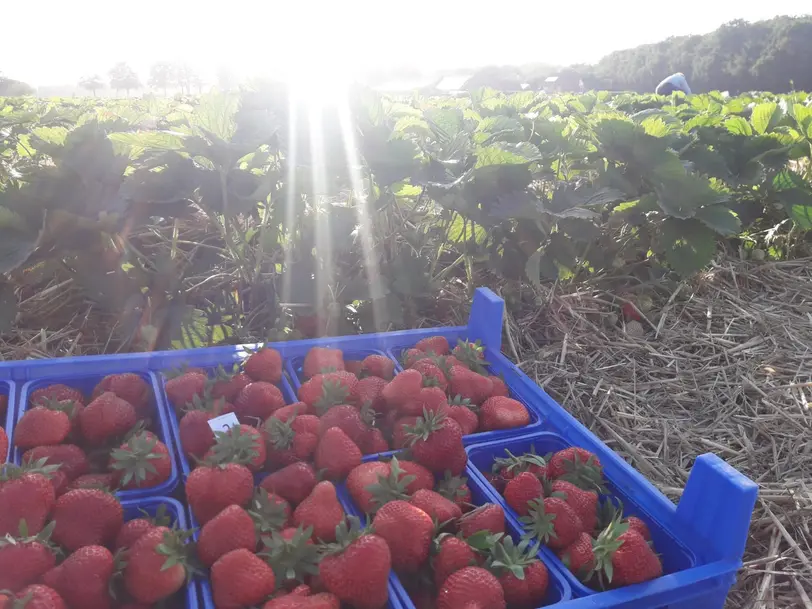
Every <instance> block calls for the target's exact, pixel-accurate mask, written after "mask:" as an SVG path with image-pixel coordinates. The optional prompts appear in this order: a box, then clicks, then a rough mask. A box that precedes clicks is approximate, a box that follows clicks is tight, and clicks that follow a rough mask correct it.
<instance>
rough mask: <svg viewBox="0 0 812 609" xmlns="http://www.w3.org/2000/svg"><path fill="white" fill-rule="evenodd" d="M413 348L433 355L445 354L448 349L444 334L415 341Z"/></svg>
mask: <svg viewBox="0 0 812 609" xmlns="http://www.w3.org/2000/svg"><path fill="white" fill-rule="evenodd" d="M414 348H415V349H418V350H420V351H423V352H424V353H433V354H434V355H447V354H448V351H449V345H448V339H447V338H446V337H445V336H429V337H427V338H423V339H421V340H419V341H417V344H416V345H415V346H414Z"/></svg>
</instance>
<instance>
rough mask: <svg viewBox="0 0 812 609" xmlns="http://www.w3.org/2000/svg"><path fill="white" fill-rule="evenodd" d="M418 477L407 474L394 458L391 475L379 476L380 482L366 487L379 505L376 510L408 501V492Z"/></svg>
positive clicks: (391, 463) (390, 467)
mask: <svg viewBox="0 0 812 609" xmlns="http://www.w3.org/2000/svg"><path fill="white" fill-rule="evenodd" d="M415 478H416V476H413V475H412V474H406V472H404V471H403V470H402V469H401V468H400V463H398V460H397V457H392V461H390V463H389V475H388V476H378V481H377V482H376V483H374V484H370V485H369V486H367V487H366V490H368V491H369V492H370V494H371V495H372V499H373V501H374V502H375V503H376V504H377V505H376V509H377V508H378V507H381V506H382V505H384V504H386V503H389V502H390V501H395V500H397V499H401V500H408V498H409V494H408V493H407V492H406V487H408V486H409V485H410V484H411V483H412V482H414V480H415Z"/></svg>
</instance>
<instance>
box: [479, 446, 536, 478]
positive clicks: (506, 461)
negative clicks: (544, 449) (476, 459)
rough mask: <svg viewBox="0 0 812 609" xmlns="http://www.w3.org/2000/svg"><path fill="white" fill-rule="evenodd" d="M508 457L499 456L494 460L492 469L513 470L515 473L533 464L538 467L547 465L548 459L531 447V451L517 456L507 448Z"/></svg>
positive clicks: (499, 470) (495, 470) (497, 470)
mask: <svg viewBox="0 0 812 609" xmlns="http://www.w3.org/2000/svg"><path fill="white" fill-rule="evenodd" d="M505 453H506V454H507V457H497V458H496V459H494V461H493V466H492V467H491V471H493V472H494V473H496V472H501V471H508V472H513V473H514V474H518V473H521V472H523V471H526V470H527V469H528V468H529V467H530V466H531V465H536V466H538V467H547V461H546V460H545V459H544V457H542V456H541V455H537V454H536V453H535V451H534V450H533V449H532V448H531V452H529V453H525V454H523V455H519V456H516V455H514V454H513V453H512V452H510V450H508V449H507V448H506V449H505Z"/></svg>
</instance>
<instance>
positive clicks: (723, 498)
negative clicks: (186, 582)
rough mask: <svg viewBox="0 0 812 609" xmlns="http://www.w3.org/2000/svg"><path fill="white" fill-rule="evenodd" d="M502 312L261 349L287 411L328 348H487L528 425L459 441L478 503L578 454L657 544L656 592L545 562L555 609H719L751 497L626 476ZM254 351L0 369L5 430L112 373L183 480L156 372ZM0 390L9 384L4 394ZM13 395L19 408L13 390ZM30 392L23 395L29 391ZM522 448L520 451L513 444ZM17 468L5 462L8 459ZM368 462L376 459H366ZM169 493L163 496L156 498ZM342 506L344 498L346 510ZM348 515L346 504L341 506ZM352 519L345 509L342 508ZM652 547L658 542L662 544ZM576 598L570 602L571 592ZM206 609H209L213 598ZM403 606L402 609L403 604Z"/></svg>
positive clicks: (700, 481)
mask: <svg viewBox="0 0 812 609" xmlns="http://www.w3.org/2000/svg"><path fill="white" fill-rule="evenodd" d="M503 316H504V303H503V301H502V300H501V299H500V298H498V297H497V296H496V295H495V294H494V293H493V292H491V291H490V290H488V289H487V288H479V289H478V290H476V293H475V294H474V299H473V302H472V304H471V311H470V316H469V319H468V324H467V325H465V326H452V327H442V328H423V329H419V330H404V331H398V332H387V333H377V334H364V335H355V336H343V337H327V338H318V339H312V340H302V341H291V342H283V343H269V344H268V345H267V346H269V347H272V348H274V349H276V350H278V351H279V352H280V354H281V355H282V358H283V360H284V369H285V371H286V376H287V379H286V380H283V382H282V384H281V387H282V389H283V394H284V395H285V398H286V400H290V401H294V400H295V394H294V393H295V391H296V390H297V389H298V387H299V386H300V385H301V382H302V379H301V376H300V374H301V365H302V361H303V359H304V356H305V355H306V354H307V352H308V351H309V350H310V349H311V348H313V347H335V348H339V349H341V350H342V352H343V353H344V354H345V357H346V358H347V359H358V358H362V357H364V356H365V355H368V354H370V353H384V354H387V355H388V356H389V357H391V358H392V359H394V360H395V361H396V362H398V360H399V358H400V356H401V354H402V352H403V350H404V349H408V348H409V347H411V346H413V345H414V344H415V343H417V342H418V341H419V340H421V339H423V338H427V337H429V336H436V335H441V336H445V337H446V338H447V339H449V341H450V342H452V343H453V342H455V341H456V340H457V339H460V340H469V341H475V340H480V341H481V342H482V344H483V345H484V346H485V359H486V360H487V362H488V363H489V369H490V372H491V373H492V374H496V375H500V376H501V377H502V378H503V379H504V381H505V384H506V385H507V387H508V389H509V392H510V395H511V397H513V398H514V399H517V400H519V401H521V402H522V403H524V404H525V405H526V406H527V408H528V410H529V412H530V414H531V422H530V425H527V426H525V427H521V428H517V429H509V430H500V431H491V432H483V433H477V434H471V435H469V436H466V437H465V438H464V443H465V445H466V447H467V449H468V451H469V455H470V458H471V463H470V464H469V470H470V471H469V475H470V478H471V482H472V489H471V490H472V492H474V488H477V489H478V490H477V491H476V492H477V493H482V494H481V495H478V497H480V499H482V498H484V497H486V496H487V497H489V498H490V500H495V501H500V497H499V496H498V494H496V492H495V490H494V489H493V488H492V487H490V486H489V485H488V483H487V482H486V481H485V480H484V478H483V477H482V475H481V471H480V470H479V468H484V469H485V470H487V469H489V468H490V464H489V463H488V460H489V459H492V458H493V457H494V456H495V455H497V454H499V453H501V452H503V451H504V448H505V447H507V446H519V445H521V443H522V442H525V443H532V442H533V440H534V439H535V441H537V442H538V443H539V445H538V446H537V447H536V448H537V450H538V451H539V452H541V451H542V450H544V449H543V448H542V443H544V442H548V441H549V442H550V444H549V446H564V445H566V446H580V447H583V448H586V449H588V450H590V451H592V452H593V453H595V455H596V456H597V457H598V458H599V459H600V461H601V463H602V465H603V469H604V472H605V474H606V478H607V479H608V480H609V482H610V487H611V489H612V490H613V492H615V493H616V494H617V495H618V497H620V498H621V500H622V501H623V504H624V506H625V507H626V509H627V511H628V512H629V513H637V514H638V515H640V517H641V518H643V519H644V520H646V521H647V522H648V523H649V526H650V527H651V528H652V534H653V535H656V536H655V545H656V546H657V547H658V550H659V551H660V552H661V553H662V560H663V563H664V565H665V571H666V574H665V575H664V576H663V577H660V578H658V579H656V580H654V581H652V582H648V583H645V584H639V585H636V586H628V587H624V588H618V589H615V590H610V591H606V592H597V591H594V590H590V589H589V588H587V587H585V586H583V585H582V584H580V583H579V582H577V581H574V578H572V577H571V576H570V575H568V574H567V573H566V572H564V571H562V566H561V565H560V563H557V559H555V560H554V558H553V557H551V556H550V555H549V554H550V553H549V552H547V551H546V550H545V551H544V552H542V558H543V560H545V562H547V563H548V565H549V567H550V571H551V573H553V572H555V573H557V574H558V575H557V576H556V579H557V580H558V578H559V576H560V580H561V582H563V584H564V585H565V587H562V588H561V590H563V591H564V592H562V593H561V597H560V600H558V602H557V603H556V606H557V607H562V608H565V609H585V608H589V609H599V608H606V609H608V608H617V609H621V608H622V609H650V608H656V609H659V608H663V607H667V608H668V609H722V607H723V605H724V602H725V598H726V596H727V593H728V590H729V588H730V586H731V585H732V584H733V582H734V581H735V579H736V572H737V570H738V569H739V568H740V567H741V562H742V555H743V551H744V545H745V542H746V539H747V533H748V528H749V521H750V517H751V515H752V510H753V506H754V504H755V500H756V494H757V487H756V485H755V484H754V483H753V482H752V481H751V480H748V479H747V478H745V477H744V476H742V475H741V474H740V473H738V472H737V471H736V470H734V469H733V468H731V467H730V466H728V465H727V464H726V463H724V462H723V461H722V460H721V459H719V458H718V457H716V456H715V455H711V454H706V455H701V456H699V457H697V459H696V461H695V462H694V466H693V469H692V471H691V475H690V478H689V480H688V483H687V485H686V488H685V491H684V492H683V494H682V498H681V500H680V502H679V504H678V505H676V506H675V505H674V504H673V503H672V502H671V501H669V500H668V499H667V498H666V497H665V496H664V495H663V494H662V493H660V492H659V491H658V490H657V489H656V488H655V487H654V486H653V485H652V484H651V483H650V482H649V481H648V480H646V479H645V478H644V477H643V476H642V475H641V474H640V473H639V472H637V471H636V470H635V469H634V468H632V467H631V466H630V465H629V464H627V463H626V462H625V461H624V460H623V459H622V458H621V457H620V456H619V455H618V454H617V453H615V452H614V451H612V450H611V449H610V448H609V447H608V446H606V445H605V444H604V443H602V442H601V441H600V440H599V439H598V438H597V437H596V436H595V435H594V434H593V433H592V432H590V431H589V430H588V429H587V428H586V427H585V426H584V425H582V424H581V423H579V422H578V421H577V420H576V419H575V418H574V417H573V416H572V415H571V414H569V412H567V411H566V410H565V409H564V408H562V407H561V406H560V405H559V404H557V403H556V402H555V400H553V399H552V398H551V397H550V396H549V395H547V394H546V393H545V392H544V391H543V390H542V389H541V388H540V387H539V386H538V385H537V384H536V383H534V382H533V381H532V380H531V379H530V378H528V377H527V375H525V374H524V373H523V372H522V371H521V370H520V369H519V368H518V367H517V366H516V365H515V364H513V363H512V362H510V361H509V360H508V359H507V358H506V357H505V356H504V355H502V353H501V340H502V325H503V323H502V322H503ZM257 346H258V345H241V346H224V347H214V348H208V349H191V350H179V351H161V352H155V353H131V354H123V355H113V356H92V357H69V358H63V359H58V360H36V361H32V360H26V361H11V362H2V363H0V394H2V393H3V392H4V391H5V392H7V393H8V395H9V413H8V416H7V418H6V426H7V428H8V429H7V431H8V432H9V435H11V434H12V433H13V422H14V421H15V420H17V418H18V416H19V415H20V414H21V412H22V411H23V410H24V408H25V406H26V403H27V398H26V396H27V393H28V392H30V391H31V388H32V387H34V386H39V385H35V383H39V382H42V383H45V382H64V383H66V384H77V383H78V385H76V386H80V387H82V388H83V389H84V390H86V391H87V390H88V389H90V388H92V385H91V382H92V381H90V380H87V379H90V378H92V379H95V380H96V381H98V380H99V379H100V378H101V377H102V376H104V375H107V374H113V373H120V372H136V373H140V374H142V375H145V377H149V378H150V379H151V384H152V387H153V390H154V392H155V397H156V408H157V413H158V416H157V419H156V424H157V425H159V426H160V431H161V433H162V434H163V436H162V438H164V441H165V442H166V441H167V440H169V442H168V443H167V446H169V445H170V444H171V446H172V447H173V451H174V453H175V455H176V457H177V459H176V463H177V464H178V469H180V470H183V471H187V470H188V462H187V463H185V459H182V458H181V457H182V454H181V451H180V449H179V446H178V442H177V434H178V429H177V420H176V418H175V415H174V412H173V411H172V409H171V406H170V405H169V404H168V403H167V401H166V397H165V394H164V390H163V376H162V374H161V373H162V372H164V371H167V370H171V369H177V368H179V367H181V366H183V365H186V366H195V367H201V368H206V369H212V368H216V367H217V366H218V365H223V366H224V367H229V366H231V365H233V364H234V363H240V362H242V360H243V359H244V358H245V357H246V356H247V355H248V353H249V350H250V349H252V348H256V347H257ZM3 381H5V382H3ZM14 383H17V384H18V385H23V384H25V385H24V386H23V387H21V388H20V391H21V395H20V396H19V398H17V396H16V395H15V385H14ZM26 389H27V391H26ZM517 443H518V444H517ZM12 456H13V455H12ZM368 458H375V456H370V457H368ZM179 478H180V476H176V479H179ZM150 492H152V493H156V494H157V493H158V492H159V491H158V489H151V490H147V489H145V490H144V491H127V492H126V493H134V494H137V495H128V494H124V493H123V494H122V498H126V497H132V496H138V497H142V496H143V495H144V494H149V493H150ZM161 492H165V491H161ZM343 501H347V497H346V496H345V497H344V498H343ZM345 505H347V504H345ZM348 509H349V508H348ZM508 524H509V526H510V527H514V528H513V529H512V531H511V532H512V533H515V532H516V530H515V526H516V522H515V521H514V519H513V518H512V517H510V515H509V519H508ZM658 540H659V541H658ZM390 588H391V590H392V591H393V592H392V595H391V598H390V604H392V605H393V606H399V605H400V604H401V603H403V604H409V603H410V601H409V600H408V597H407V596H406V595H405V594H404V593H403V591H402V587H401V588H400V589H398V588H397V586H396V585H395V583H394V580H393V583H392V584H391V585H390ZM570 590H571V593H572V597H573V598H569V594H570V592H569V591H570ZM203 597H204V599H206V602H205V606H207V607H211V606H212V604H211V598H210V595H209V596H208V597H206V595H205V594H204V595H203ZM401 598H402V599H403V601H401V600H400V599H401Z"/></svg>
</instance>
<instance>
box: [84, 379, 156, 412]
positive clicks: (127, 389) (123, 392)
mask: <svg viewBox="0 0 812 609" xmlns="http://www.w3.org/2000/svg"><path fill="white" fill-rule="evenodd" d="M108 391H109V392H111V393H115V394H116V395H117V396H118V397H120V398H121V399H122V400H124V401H125V402H129V403H130V404H132V407H133V408H135V413H136V416H137V417H138V418H139V419H147V418H149V417H150V416H151V414H152V389H151V388H150V386H149V384H148V383H147V382H146V381H145V380H144V379H143V378H141V377H140V376H139V375H137V374H134V373H132V372H126V373H124V374H110V375H108V376H105V377H104V378H103V379H102V380H101V381H100V382H99V384H98V385H96V387H95V388H94V389H93V395H92V396H91V399H93V400H95V399H96V398H97V397H99V396H100V395H101V394H102V393H106V392H108Z"/></svg>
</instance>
